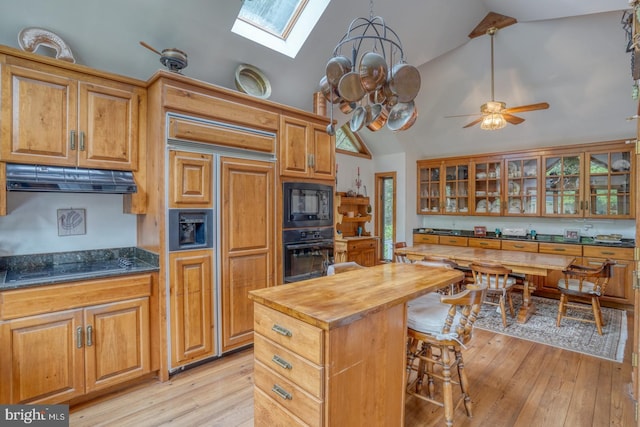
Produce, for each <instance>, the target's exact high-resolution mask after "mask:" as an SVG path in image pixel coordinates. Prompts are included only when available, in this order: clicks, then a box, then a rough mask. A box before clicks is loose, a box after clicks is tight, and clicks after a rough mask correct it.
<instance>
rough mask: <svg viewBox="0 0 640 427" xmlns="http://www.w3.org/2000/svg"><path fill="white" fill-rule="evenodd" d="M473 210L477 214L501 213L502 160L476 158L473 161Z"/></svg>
mask: <svg viewBox="0 0 640 427" xmlns="http://www.w3.org/2000/svg"><path fill="white" fill-rule="evenodd" d="M473 177H474V178H473V201H474V202H473V203H472V206H473V211H474V213H475V214H477V215H501V214H502V185H501V183H502V160H501V159H477V160H476V161H475V162H474V163H473Z"/></svg>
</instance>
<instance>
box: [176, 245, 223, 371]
mask: <svg viewBox="0 0 640 427" xmlns="http://www.w3.org/2000/svg"><path fill="white" fill-rule="evenodd" d="M169 264H170V267H169V275H170V284H169V287H170V298H169V310H170V323H171V366H172V367H177V366H182V365H185V364H187V363H191V362H195V361H197V360H200V359H204V358H206V357H210V356H213V355H214V354H215V344H214V343H215V337H214V334H215V331H216V329H215V328H214V319H213V309H212V307H213V304H214V301H213V274H214V272H213V251H212V250H210V249H209V250H195V251H181V252H171V253H170V254H169Z"/></svg>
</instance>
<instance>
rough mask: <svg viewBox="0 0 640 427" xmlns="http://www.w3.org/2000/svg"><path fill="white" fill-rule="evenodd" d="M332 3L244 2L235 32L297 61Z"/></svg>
mask: <svg viewBox="0 0 640 427" xmlns="http://www.w3.org/2000/svg"><path fill="white" fill-rule="evenodd" d="M328 4H329V0H244V1H243V3H242V8H241V9H240V13H239V14H238V18H237V19H236V21H235V23H234V24H233V28H232V29H231V31H233V32H234V33H236V34H238V35H241V36H242V37H245V38H248V39H249V40H253V41H255V42H256V43H259V44H261V45H263V46H266V47H268V48H270V49H273V50H275V51H277V52H280V53H282V54H284V55H287V56H289V57H291V58H295V57H296V55H297V54H298V51H299V50H300V48H301V47H302V45H303V44H304V42H305V40H306V39H307V37H308V36H309V34H310V33H311V30H313V28H314V27H315V25H316V23H317V22H318V20H319V19H320V16H321V15H322V13H323V12H324V10H325V9H326V7H327V5H328Z"/></svg>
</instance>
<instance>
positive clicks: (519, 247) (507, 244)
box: [502, 240, 538, 252]
mask: <svg viewBox="0 0 640 427" xmlns="http://www.w3.org/2000/svg"><path fill="white" fill-rule="evenodd" d="M502 249H503V250H506V251H520V252H538V242H514V241H513V240H503V241H502Z"/></svg>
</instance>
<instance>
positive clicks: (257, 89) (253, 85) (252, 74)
mask: <svg viewBox="0 0 640 427" xmlns="http://www.w3.org/2000/svg"><path fill="white" fill-rule="evenodd" d="M235 80H236V88H238V90H239V91H240V92H244V93H246V94H249V95H253V96H255V97H257V98H262V99H267V98H269V97H270V96H271V83H270V82H269V79H267V76H265V75H264V73H263V72H262V71H260V70H259V69H258V68H256V67H254V66H253V65H248V64H240V65H238V67H237V68H236V78H235Z"/></svg>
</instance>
